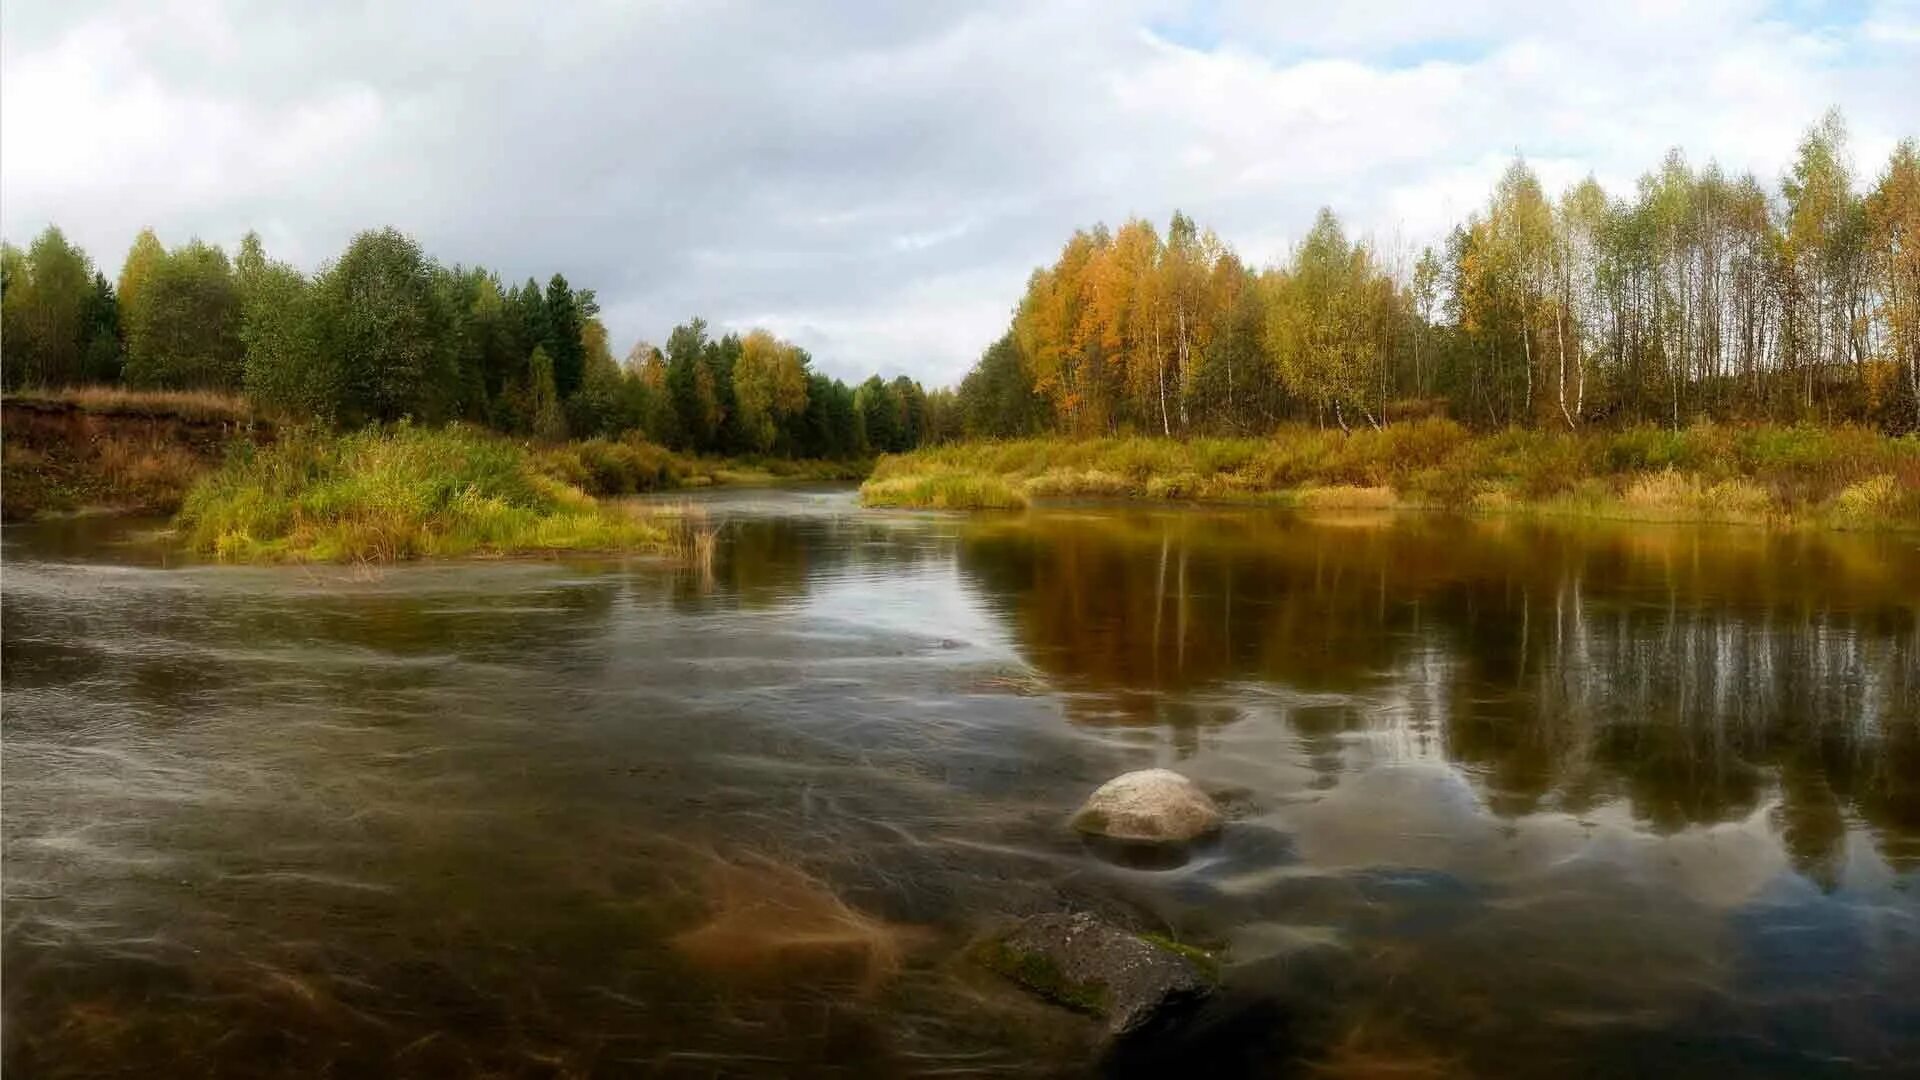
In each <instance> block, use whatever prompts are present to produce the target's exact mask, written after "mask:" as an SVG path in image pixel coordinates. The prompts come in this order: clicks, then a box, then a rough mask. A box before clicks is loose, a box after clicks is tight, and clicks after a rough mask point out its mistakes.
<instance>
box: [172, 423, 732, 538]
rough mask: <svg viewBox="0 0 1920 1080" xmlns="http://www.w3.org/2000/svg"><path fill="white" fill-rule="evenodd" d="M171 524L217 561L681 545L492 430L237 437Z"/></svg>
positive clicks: (666, 519)
mask: <svg viewBox="0 0 1920 1080" xmlns="http://www.w3.org/2000/svg"><path fill="white" fill-rule="evenodd" d="M178 524H179V526H180V528H181V531H182V534H183V535H184V537H185V538H186V540H187V542H188V543H189V544H190V545H191V546H192V547H193V548H194V549H195V550H198V551H201V552H204V553H208V554H212V555H216V556H218V557H220V558H222V559H228V560H234V561H245V562H268V561H282V560H295V561H306V560H312V561H362V560H363V561H391V560H396V559H406V558H414V557H422V556H428V557H435V556H452V555H470V554H511V553H516V552H540V551H578V550H595V551H610V550H646V551H666V550H672V549H675V548H679V547H692V546H694V545H695V544H696V542H697V538H696V537H693V536H690V535H688V529H689V528H690V526H689V524H688V523H687V522H686V520H685V519H684V518H683V517H670V516H664V515H663V516H659V517H646V516H642V515H640V514H638V513H636V512H633V511H632V510H631V509H630V508H622V507H617V506H608V505H606V504H603V503H601V502H599V501H598V500H596V499H594V498H593V497H592V496H591V495H588V494H587V493H585V492H583V491H581V490H580V489H579V488H578V487H576V486H573V485H571V484H568V483H566V482H564V481H562V480H559V479H556V478H555V477H554V476H552V475H550V474H549V473H548V472H546V471H544V470H543V469H541V468H540V467H539V466H538V465H537V463H536V460H535V457H534V455H533V454H531V453H529V452H528V451H527V450H526V449H525V448H523V447H521V446H519V445H517V444H515V443H513V442H510V441H508V440H505V439H501V438H497V437H494V436H490V435H486V434H482V433H479V432H475V431H471V430H467V429H463V428H458V427H454V428H446V429H437V430H436V429H424V428H414V427H409V426H406V425H401V426H399V427H395V428H391V429H387V430H378V429H369V430H367V431H362V432H357V433H354V434H350V435H340V436H330V435H315V434H309V433H301V434H296V435H290V436H289V437H287V438H285V439H282V440H281V441H280V442H278V443H276V444H275V445H273V446H269V447H252V446H248V445H245V444H242V445H240V446H238V447H236V449H235V451H234V452H233V454H232V455H231V456H230V457H229V458H228V459H227V461H226V462H225V463H224V464H223V465H222V466H221V467H220V468H218V469H217V470H215V471H214V472H212V473H210V474H208V475H207V476H205V477H204V478H202V479H201V480H200V481H199V482H198V483H197V484H196V485H195V486H194V487H193V489H192V490H191V491H190V492H189V493H188V495H187V498H186V502H185V505H183V506H182V507H181V510H180V515H179V518H178Z"/></svg>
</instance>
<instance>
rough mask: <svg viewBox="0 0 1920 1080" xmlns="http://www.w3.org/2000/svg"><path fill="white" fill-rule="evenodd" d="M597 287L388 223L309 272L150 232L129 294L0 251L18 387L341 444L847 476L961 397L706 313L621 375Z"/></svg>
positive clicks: (925, 429)
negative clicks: (272, 419) (522, 440)
mask: <svg viewBox="0 0 1920 1080" xmlns="http://www.w3.org/2000/svg"><path fill="white" fill-rule="evenodd" d="M598 314H599V307H598V304H597V302H596V300H595V298H594V293H593V291H592V290H591V289H575V288H573V287H572V286H571V285H570V284H569V283H568V281H567V279H566V278H565V277H563V276H562V275H560V274H554V275H553V276H552V277H551V278H550V279H549V280H548V282H547V284H546V287H545V288H544V289H543V288H541V286H540V285H539V283H538V282H536V281H534V280H532V279H528V280H527V281H526V282H524V283H522V284H519V285H508V284H504V283H503V282H502V280H501V278H500V276H499V275H498V274H496V273H493V272H490V271H488V270H486V269H483V268H480V267H471V268H469V267H462V266H457V265H456V266H451V267H449V266H445V265H442V264H441V263H439V262H437V261H435V260H434V259H432V258H431V257H429V256H428V255H427V254H426V253H425V252H424V251H423V250H422V249H421V247H420V245H419V244H418V243H417V242H415V241H414V240H413V239H411V238H409V237H408V236H406V235H404V234H402V233H400V232H399V231H397V230H395V229H391V228H387V229H379V230H373V231H368V232H363V233H361V234H360V235H358V236H356V237H355V238H354V239H353V241H352V242H351V243H350V244H349V245H348V247H347V249H346V251H345V252H344V253H342V254H341V256H340V257H339V259H337V260H336V261H334V262H332V263H330V264H328V265H327V266H325V267H324V268H322V269H321V270H320V272H319V273H317V274H315V275H312V276H308V275H305V274H302V273H301V272H300V271H299V270H297V269H296V268H294V267H292V266H289V265H287V264H285V263H282V262H275V261H272V260H270V259H268V257H267V255H266V253H265V250H264V248H263V245H262V243H261V240H260V237H259V235H258V234H257V233H248V234H247V236H246V237H245V238H244V239H243V240H242V241H241V243H240V246H239V250H238V251H237V252H236V253H235V254H234V256H233V257H232V258H229V257H228V255H227V253H226V252H225V251H223V250H222V249H221V248H219V247H217V246H214V245H211V244H207V243H203V242H201V241H199V240H197V239H196V240H190V241H188V242H187V243H185V244H183V245H180V246H177V247H174V248H172V249H168V248H166V247H165V246H163V245H162V244H161V242H160V240H159V238H158V237H157V236H156V235H155V234H154V232H153V231H152V230H151V229H148V230H144V231H142V232H141V233H140V235H139V236H138V238H136V239H135V240H134V242H133V247H132V249H131V250H130V251H129V252H128V254H127V257H126V261H125V263H124V264H123V266H122V268H121V271H120V274H119V277H118V279H117V281H109V280H108V279H107V277H106V275H105V273H103V272H101V271H100V270H98V269H96V268H95V267H94V265H93V263H92V261H91V260H90V259H89V258H88V256H87V254H86V252H84V251H82V250H80V249H79V248H78V247H76V246H74V245H73V244H72V243H70V242H69V241H68V240H67V238H66V236H65V235H64V234H63V233H62V232H61V231H60V230H59V229H58V228H57V227H53V226H49V227H48V228H47V229H46V230H45V231H44V232H42V233H41V234H40V235H39V237H37V238H36V239H35V240H34V241H33V243H32V244H31V245H30V246H29V247H28V248H27V249H26V250H24V251H22V250H20V249H19V248H17V247H15V246H13V245H11V244H9V245H6V246H5V247H4V249H3V251H0V340H4V342H5V352H4V363H3V364H0V371H3V373H4V380H5V386H6V388H7V389H9V390H17V389H22V388H58V387H63V386H73V385H82V384H89V385H99V384H105V385H124V386H127V387H129V388H133V389H138V390H154V391H162V390H215V391H241V392H244V393H245V394H246V396H247V397H248V398H249V399H250V400H251V401H252V402H253V404H254V405H255V406H256V407H258V408H261V409H263V410H266V411H269V412H271V413H275V414H278V415H283V416H290V417H300V418H316V419H319V420H322V421H325V422H329V423H331V424H333V425H337V426H340V427H343V428H351V427H357V426H360V425H364V424H369V423H387V422H392V421H396V420H400V419H403V418H406V419H411V420H413V421H416V422H420V423H427V424H435V423H441V422H445V421H451V420H460V421H465V422H468V423H471V424H477V425H482V426H485V427H489V428H493V429H495V430H498V431H502V432H506V433H509V434H513V435H520V436H528V437H533V438H536V439H539V440H542V441H548V442H554V441H559V440H563V439H567V438H574V439H587V438H593V437H598V436H621V435H627V434H630V433H636V432H637V433H639V434H640V435H642V436H644V437H645V438H646V439H648V440H650V441H652V442H655V443H658V444H660V445H663V446H668V447H671V448H673V449H676V450H684V451H688V452H691V453H698V454H710V455H760V456H775V457H789V458H819V459H834V460H847V459H854V458H863V457H867V456H870V455H872V454H876V453H884V452H889V451H901V450H907V449H910V448H912V447H914V446H916V445H918V444H919V443H921V442H922V441H924V440H926V439H928V438H929V437H930V433H931V431H932V424H933V414H934V413H936V412H937V411H940V410H942V409H947V408H948V405H949V403H950V401H951V398H952V395H951V393H950V392H947V393H935V394H932V395H929V394H927V393H926V392H925V391H923V390H922V389H921V387H920V385H919V384H918V383H916V382H914V381H913V380H912V379H909V378H906V377H904V376H902V377H899V378H896V379H894V380H892V381H891V382H889V381H885V380H882V379H881V378H880V377H879V376H877V375H876V376H874V377H872V378H869V379H867V380H866V381H865V382H863V383H861V384H860V385H859V386H857V387H848V386H847V385H846V384H845V383H843V382H840V381H839V380H836V379H829V378H828V377H826V376H825V375H822V374H820V373H819V372H816V371H814V370H812V366H811V358H810V357H809V356H808V355H807V353H806V351H805V350H804V349H801V348H799V347H798V346H795V345H793V344H790V343H788V342H785V341H782V340H780V339H779V338H777V337H775V336H774V335H772V334H771V333H768V332H767V331H765V330H753V331H750V332H749V333H746V334H744V335H740V334H723V335H717V336H716V335H715V334H713V333H711V332H710V331H709V330H708V328H707V325H706V323H705V321H703V320H701V319H698V318H695V319H691V320H689V321H687V322H686V323H684V324H682V325H680V326H676V327H674V329H673V331H672V332H671V333H670V334H669V335H668V336H667V339H666V345H665V347H664V348H656V347H654V346H652V345H649V344H646V343H644V342H642V343H640V344H636V345H634V346H633V347H632V348H631V349H630V350H629V351H628V353H627V355H626V359H625V361H624V362H616V361H615V359H614V357H613V352H612V348H611V345H610V343H609V341H608V336H607V330H606V326H605V325H604V324H603V323H602V322H601V321H600V319H599V317H598Z"/></svg>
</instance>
